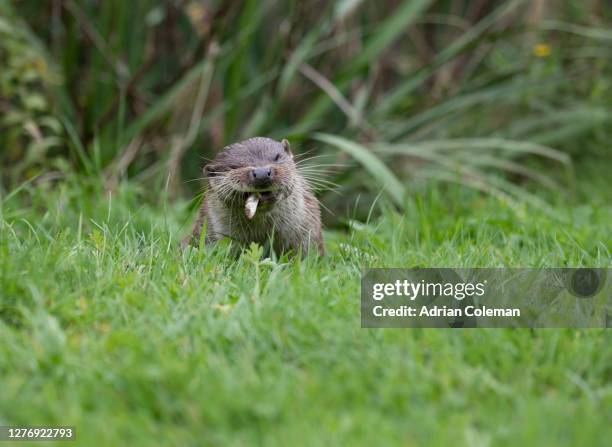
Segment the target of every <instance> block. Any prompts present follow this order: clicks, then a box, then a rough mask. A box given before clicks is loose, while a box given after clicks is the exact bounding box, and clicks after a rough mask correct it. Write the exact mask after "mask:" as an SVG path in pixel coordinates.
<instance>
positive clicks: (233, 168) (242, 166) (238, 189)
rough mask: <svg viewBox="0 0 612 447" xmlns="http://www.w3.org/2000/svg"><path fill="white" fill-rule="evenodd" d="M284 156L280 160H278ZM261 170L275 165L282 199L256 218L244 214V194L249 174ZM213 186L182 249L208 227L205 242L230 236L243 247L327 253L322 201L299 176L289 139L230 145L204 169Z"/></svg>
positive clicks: (260, 209) (265, 205)
mask: <svg viewBox="0 0 612 447" xmlns="http://www.w3.org/2000/svg"><path fill="white" fill-rule="evenodd" d="M279 153H283V154H284V155H282V157H281V158H280V159H279V160H278V161H275V160H274V157H275V156H276V155H278V154H279ZM256 166H270V167H271V168H272V170H273V172H274V179H275V180H274V182H273V184H274V187H275V188H276V193H275V194H277V195H278V199H277V200H276V201H275V202H274V203H267V202H266V201H265V200H264V201H262V202H260V205H259V207H258V209H257V212H256V213H255V216H254V217H253V219H251V220H249V219H247V217H246V215H245V211H244V204H245V201H244V194H245V193H244V191H246V190H248V189H249V186H248V185H249V178H248V175H249V172H250V170H251V169H252V168H253V167H256ZM205 173H206V174H207V183H208V187H207V190H206V192H205V195H204V202H203V203H202V207H201V208H200V213H199V216H198V219H197V221H196V224H195V227H194V229H193V232H192V235H191V236H189V237H188V238H186V239H185V240H184V241H183V245H186V244H189V243H192V244H194V245H197V244H198V243H199V241H200V238H201V232H202V228H203V227H204V222H206V235H205V243H206V244H213V243H215V242H217V241H219V240H221V239H223V238H224V237H228V238H230V239H232V240H234V241H236V242H238V244H239V245H240V246H241V247H245V246H248V245H249V244H250V243H251V242H257V243H259V244H261V245H266V243H268V242H271V243H272V246H273V248H274V250H275V251H276V252H277V253H283V252H286V251H289V250H293V251H295V252H298V251H301V252H302V253H303V254H306V253H307V252H308V251H309V249H311V248H312V247H315V248H316V249H317V250H318V252H319V254H321V255H322V254H324V252H325V247H324V243H323V235H322V232H321V212H320V207H319V201H318V200H317V199H316V197H315V196H314V194H313V193H312V191H311V189H310V187H309V186H308V184H307V183H306V181H305V180H304V178H303V177H302V176H301V175H300V173H299V172H298V170H297V167H296V165H295V163H294V161H293V155H292V154H291V151H290V149H289V143H287V142H286V140H283V142H278V141H275V140H272V139H270V138H262V137H257V138H250V139H248V140H245V141H242V142H240V143H235V144H232V145H230V146H227V147H226V148H224V149H223V151H222V152H221V153H219V155H218V156H217V157H216V158H215V160H213V162H212V163H211V164H209V165H207V166H206V167H205Z"/></svg>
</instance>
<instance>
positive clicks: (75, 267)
mask: <svg viewBox="0 0 612 447" xmlns="http://www.w3.org/2000/svg"><path fill="white" fill-rule="evenodd" d="M587 193H589V194H590V192H588V191H587ZM145 196H146V191H145V190H144V188H143V187H141V186H138V185H136V184H132V183H122V184H120V186H119V187H118V189H117V191H116V193H115V194H114V195H113V196H112V197H110V198H109V196H107V195H105V193H104V191H103V189H102V188H101V187H100V186H99V185H98V184H97V183H96V182H95V181H92V180H85V179H75V178H71V179H68V181H66V182H64V183H61V184H58V185H57V187H56V188H53V189H49V188H46V187H45V185H39V186H31V185H29V186H28V185H26V186H24V188H22V189H21V190H20V191H19V192H16V193H14V194H12V195H10V196H6V197H4V199H3V201H2V207H1V210H2V216H1V217H2V220H1V227H0V253H1V255H0V339H1V340H2V343H1V344H0V389H1V390H2V392H1V393H0V425H5V424H68V425H74V426H76V427H77V433H78V435H77V436H78V441H77V443H76V445H84V446H90V445H109V446H114V445H130V446H151V445H160V446H168V445H177V446H178V445H181V446H184V445H194V446H195V445H266V446H270V445H283V446H285V445H415V446H416V445H448V444H450V443H452V444H454V445H466V446H468V445H469V446H487V445H539V446H546V445H551V446H552V445H554V446H560V445H567V446H570V445H589V446H591V445H592V446H595V445H605V444H606V442H605V439H609V437H610V435H611V434H612V431H611V429H610V426H609V421H610V418H611V417H612V387H611V385H610V378H611V374H612V369H611V365H612V351H611V350H610V342H611V341H612V340H611V337H610V332H609V331H605V330H594V329H593V330H537V331H532V330H527V329H525V330H462V331H459V330H456V331H452V330H381V329H377V330H367V329H361V328H360V318H359V279H360V274H361V269H362V268H364V267H367V266H388V267H410V266H428V267H435V266H441V267H442V266H444V267H448V266H453V267H461V266H470V267H473V266H488V267H493V266H518V267H537V266H602V267H609V266H610V265H611V262H610V260H611V257H610V252H609V247H610V246H611V242H612V241H611V239H610V231H609V229H610V227H609V222H610V221H612V208H610V205H609V203H610V202H609V201H607V198H605V196H599V197H604V198H603V199H602V198H598V196H595V195H591V196H590V198H591V200H590V201H589V202H587V203H585V204H583V205H581V206H572V205H568V204H564V203H563V202H562V201H561V200H560V199H559V200H558V203H555V204H554V206H555V209H556V211H557V217H551V216H550V215H549V214H547V213H544V212H542V211H539V210H537V209H533V208H521V207H519V208H517V207H513V206H509V205H508V204H507V203H505V202H504V201H503V200H500V199H498V198H495V197H491V196H483V195H481V194H478V193H476V192H474V191H471V190H468V189H465V188H462V187H460V186H457V187H452V188H450V189H448V188H447V189H444V190H442V188H441V187H436V186H431V185H429V186H427V187H424V188H423V189H422V190H421V191H420V192H418V193H413V194H411V199H410V200H408V201H407V202H406V204H405V207H404V211H403V212H402V213H401V214H400V213H398V212H395V211H393V208H392V207H391V206H389V205H386V204H385V203H384V198H383V199H381V204H380V205H377V206H376V208H377V212H378V211H380V216H379V217H376V218H372V220H371V222H369V223H366V222H356V221H350V219H348V221H349V222H350V223H351V225H350V226H351V230H350V231H349V232H348V233H340V232H336V231H328V232H327V233H326V240H327V244H328V251H329V256H327V257H325V258H322V259H318V258H316V257H314V256H313V257H309V258H307V259H304V260H300V259H288V258H285V257H281V258H279V259H264V260H262V259H260V257H259V251H258V250H257V248H252V249H251V250H249V251H248V252H245V253H244V254H243V255H242V256H241V257H240V258H239V259H234V258H232V257H230V255H229V254H228V247H227V246H223V245H221V246H219V247H216V248H214V249H211V250H209V249H206V250H189V251H187V252H185V253H181V252H180V251H179V250H177V243H178V240H179V239H180V237H181V236H182V235H183V234H184V233H185V232H187V231H189V225H190V224H191V217H190V216H189V212H188V211H187V210H188V206H187V204H186V203H184V202H176V203H167V202H165V201H164V200H161V203H151V202H150V201H147V200H144V197H145ZM557 219H562V220H561V221H560V220H557ZM62 445H63V444H62Z"/></svg>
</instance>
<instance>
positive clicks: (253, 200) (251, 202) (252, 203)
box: [244, 194, 259, 219]
mask: <svg viewBox="0 0 612 447" xmlns="http://www.w3.org/2000/svg"><path fill="white" fill-rule="evenodd" d="M258 204H259V195H258V194H251V195H250V196H249V197H248V198H247V200H246V203H245V204H244V213H245V214H246V217H247V219H252V218H253V217H254V216H255V212H256V211H257V205H258Z"/></svg>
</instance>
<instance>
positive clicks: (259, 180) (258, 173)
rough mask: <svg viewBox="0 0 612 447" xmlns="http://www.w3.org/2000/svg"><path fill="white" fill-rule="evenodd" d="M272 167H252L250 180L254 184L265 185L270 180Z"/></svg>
mask: <svg viewBox="0 0 612 447" xmlns="http://www.w3.org/2000/svg"><path fill="white" fill-rule="evenodd" d="M272 177H273V175H272V168H270V167H265V168H254V169H252V170H251V181H252V182H253V184H255V185H256V186H263V185H267V184H269V183H270V182H272Z"/></svg>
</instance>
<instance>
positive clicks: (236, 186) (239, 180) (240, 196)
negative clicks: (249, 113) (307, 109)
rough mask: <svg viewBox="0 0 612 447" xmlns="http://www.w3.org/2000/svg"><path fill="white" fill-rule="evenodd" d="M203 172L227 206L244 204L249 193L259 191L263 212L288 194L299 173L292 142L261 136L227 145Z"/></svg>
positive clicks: (210, 185)
mask: <svg viewBox="0 0 612 447" xmlns="http://www.w3.org/2000/svg"><path fill="white" fill-rule="evenodd" d="M204 173H205V174H206V176H207V177H208V184H209V187H210V189H211V190H212V191H213V193H214V194H216V196H217V197H218V198H219V199H220V200H221V201H222V202H224V203H225V204H226V205H227V206H235V207H239V206H242V207H244V205H245V202H246V200H247V199H248V197H249V196H250V195H252V194H258V196H259V197H260V210H262V211H266V210H269V209H271V208H272V207H273V206H274V204H275V203H276V202H278V201H279V200H282V199H283V198H285V197H287V196H289V195H290V194H291V192H292V190H293V188H294V186H295V182H296V179H297V176H298V172H297V169H296V166H295V163H294V162H293V154H292V153H291V149H290V147H289V142H288V141H287V140H283V141H281V142H278V141H275V140H272V139H271V138H262V137H257V138H249V139H248V140H245V141H242V142H240V143H235V144H232V145H230V146H226V147H225V148H224V149H223V150H222V151H221V152H220V153H219V154H218V155H217V157H216V158H215V159H214V160H213V161H212V162H211V163H210V164H208V165H206V166H205V167H204Z"/></svg>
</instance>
